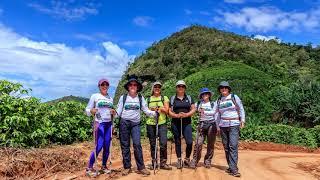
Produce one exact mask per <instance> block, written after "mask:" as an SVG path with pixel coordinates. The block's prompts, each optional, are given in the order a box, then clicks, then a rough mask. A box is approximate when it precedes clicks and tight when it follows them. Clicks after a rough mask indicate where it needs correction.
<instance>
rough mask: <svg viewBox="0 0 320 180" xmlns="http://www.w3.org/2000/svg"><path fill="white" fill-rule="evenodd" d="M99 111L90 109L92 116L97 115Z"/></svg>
mask: <svg viewBox="0 0 320 180" xmlns="http://www.w3.org/2000/svg"><path fill="white" fill-rule="evenodd" d="M97 111H98V109H97V108H92V109H90V113H91V114H92V115H96V113H97Z"/></svg>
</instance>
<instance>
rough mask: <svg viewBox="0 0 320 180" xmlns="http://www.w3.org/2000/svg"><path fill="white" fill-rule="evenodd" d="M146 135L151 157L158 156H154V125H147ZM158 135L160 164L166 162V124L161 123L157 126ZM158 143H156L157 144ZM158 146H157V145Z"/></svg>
mask: <svg viewBox="0 0 320 180" xmlns="http://www.w3.org/2000/svg"><path fill="white" fill-rule="evenodd" d="M147 135H148V138H149V142H150V152H151V157H152V159H157V158H158V153H157V156H156V157H155V148H156V140H157V137H156V125H147ZM158 137H159V144H160V162H161V164H163V163H166V162H167V141H168V138H167V125H166V124H161V125H159V126H158ZM159 144H158V145H159ZM157 148H158V147H157Z"/></svg>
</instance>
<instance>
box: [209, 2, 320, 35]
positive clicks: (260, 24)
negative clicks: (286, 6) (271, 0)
mask: <svg viewBox="0 0 320 180" xmlns="http://www.w3.org/2000/svg"><path fill="white" fill-rule="evenodd" d="M220 14H221V15H222V17H214V19H215V20H217V19H218V20H219V21H221V22H223V23H225V25H228V26H236V27H240V28H245V29H246V30H247V31H249V32H268V31H282V30H290V31H293V32H298V31H302V30H310V31H312V30H315V29H317V28H319V26H320V19H319V16H320V7H318V8H316V9H311V10H309V11H305V12H296V11H292V12H289V11H288V12H286V11H282V10H280V9H278V8H275V7H260V8H255V7H245V8H243V9H241V10H240V11H237V12H220Z"/></svg>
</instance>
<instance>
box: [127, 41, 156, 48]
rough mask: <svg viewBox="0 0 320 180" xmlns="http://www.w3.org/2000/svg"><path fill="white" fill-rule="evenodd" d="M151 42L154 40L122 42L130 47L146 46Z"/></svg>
mask: <svg viewBox="0 0 320 180" xmlns="http://www.w3.org/2000/svg"><path fill="white" fill-rule="evenodd" d="M151 43H152V42H150V41H125V42H123V43H122V44H123V45H124V46H128V47H134V46H140V47H145V46H149V45H150V44H151Z"/></svg>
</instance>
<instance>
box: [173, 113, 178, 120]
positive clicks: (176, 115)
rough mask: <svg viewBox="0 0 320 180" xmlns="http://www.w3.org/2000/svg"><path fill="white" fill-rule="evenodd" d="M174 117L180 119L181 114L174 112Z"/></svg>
mask: <svg viewBox="0 0 320 180" xmlns="http://www.w3.org/2000/svg"><path fill="white" fill-rule="evenodd" d="M172 117H173V118H176V119H179V118H180V114H175V113H174V114H173V116H172Z"/></svg>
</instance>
